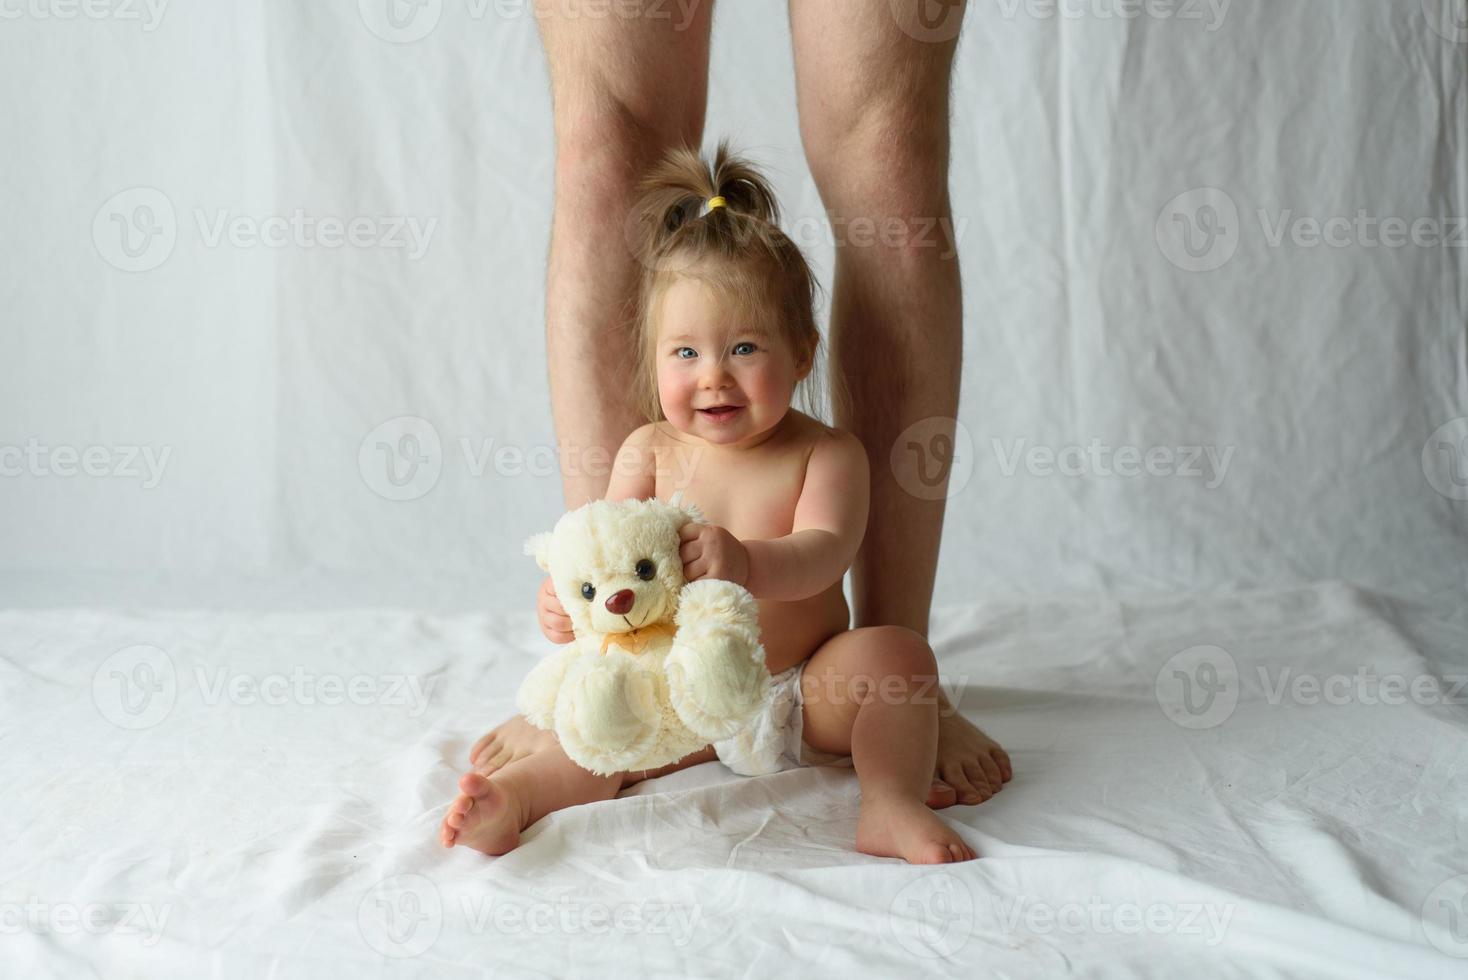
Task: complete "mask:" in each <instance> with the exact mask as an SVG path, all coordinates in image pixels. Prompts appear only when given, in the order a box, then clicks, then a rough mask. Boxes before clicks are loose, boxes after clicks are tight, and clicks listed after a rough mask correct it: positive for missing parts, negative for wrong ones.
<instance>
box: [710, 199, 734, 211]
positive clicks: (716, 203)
mask: <svg viewBox="0 0 1468 980" xmlns="http://www.w3.org/2000/svg"><path fill="white" fill-rule="evenodd" d="M728 203H729V202H728V201H725V200H724V199H723V198H722V197H711V198H709V204H708V209H709V210H710V211H712V210H713V209H714V208H722V207H726V206H728Z"/></svg>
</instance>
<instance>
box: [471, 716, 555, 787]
mask: <svg viewBox="0 0 1468 980" xmlns="http://www.w3.org/2000/svg"><path fill="white" fill-rule="evenodd" d="M555 744H556V735H555V732H548V731H546V730H545V729H543V728H536V727H535V726H534V725H532V724H530V722H528V721H526V720H525V716H524V715H516V716H515V717H513V718H511V719H510V720H509V721H505V722H501V723H500V724H498V725H496V726H495V727H494V728H491V729H490V730H489V731H488V732H486V733H485V734H484V735H483V736H482V737H481V738H480V739H479V741H477V742H475V743H474V747H473V748H472V749H470V750H469V765H470V767H471V768H472V769H473V770H474V771H475V772H477V773H479V774H480V775H481V776H490V775H493V774H494V773H495V772H497V771H498V770H500V769H503V768H504V767H505V766H508V765H509V764H510V763H512V762H515V761H517V760H519V759H523V758H525V757H526V756H528V755H532V754H534V753H536V752H538V751H540V750H541V749H544V748H548V747H553V746H554V745H555Z"/></svg>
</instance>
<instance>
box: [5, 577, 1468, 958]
mask: <svg viewBox="0 0 1468 980" xmlns="http://www.w3.org/2000/svg"><path fill="white" fill-rule="evenodd" d="M1465 638H1468V631H1465V629H1464V628H1463V626H1462V624H1461V623H1456V624H1454V623H1449V622H1446V621H1444V620H1442V619H1440V618H1438V616H1437V615H1436V614H1433V613H1430V612H1428V611H1427V610H1425V609H1424V608H1420V607H1416V606H1411V605H1408V604H1406V603H1403V602H1400V601H1392V600H1388V599H1385V598H1383V597H1381V596H1378V595H1374V594H1369V593H1364V592H1361V591H1358V590H1355V589H1352V588H1350V587H1347V586H1344V585H1341V584H1338V583H1324V584H1320V585H1317V586H1315V587H1310V588H1300V589H1297V590H1293V591H1283V592H1269V593H1266V592H1255V593H1242V594H1232V595H1217V596H1209V597H1202V596H1177V597H1174V598H1153V599H1147V600H1139V601H1123V600H1120V599H1087V600H1082V599H1071V600H1063V601H1062V600H1043V599H1038V600H1034V601H1029V602H1006V603H998V602H996V603H987V604H981V603H975V604H973V605H969V606H962V607H950V608H946V609H943V610H940V612H939V614H938V616H937V618H936V621H935V627H934V639H935V645H936V647H937V649H938V650H939V653H940V657H941V660H942V664H943V669H944V672H945V676H946V677H947V678H948V679H949V681H950V682H952V683H954V684H956V685H963V687H962V690H963V699H962V704H963V710H964V711H965V713H967V714H968V715H969V716H970V717H972V718H974V719H975V720H977V721H979V722H980V723H981V724H982V725H984V726H985V727H986V728H987V729H988V730H989V731H990V732H991V733H992V734H993V735H995V736H996V737H997V738H999V739H1000V740H1001V741H1002V742H1003V743H1004V744H1005V745H1006V746H1007V747H1008V749H1009V750H1010V752H1011V754H1012V756H1013V758H1014V764H1015V771H1016V776H1015V779H1014V781H1013V782H1012V783H1010V784H1009V785H1008V786H1007V787H1006V788H1005V789H1004V791H1003V792H1002V793H1001V794H999V795H998V796H997V797H996V798H994V799H992V800H990V801H989V802H987V803H985V804H983V805H981V806H978V807H971V808H953V809H950V810H947V811H945V815H946V817H947V818H948V819H950V820H951V821H952V822H953V823H954V825H955V826H957V827H959V828H960V829H961V831H962V833H963V835H964V837H965V839H966V840H968V841H969V842H970V843H972V844H973V845H974V846H975V847H976V848H977V849H978V851H979V853H980V854H981V855H983V857H982V859H981V860H979V861H977V862H973V863H969V864H965V865H963V866H961V867H943V868H922V867H908V866H906V865H903V864H902V863H900V862H898V861H894V860H887V859H877V858H871V857H866V856H864V855H861V854H858V853H856V852H855V851H854V850H853V849H852V836H853V833H854V829H855V822H856V812H857V810H856V808H857V784H856V782H855V777H854V776H853V774H852V773H851V772H850V770H847V769H840V768H827V769H805V770H797V771H790V772H785V773H782V774H779V775H776V776H770V777H763V778H754V779H748V778H740V777H736V776H734V775H733V774H731V773H730V772H728V771H727V770H726V769H724V768H722V767H721V766H720V765H718V764H716V763H715V764H709V765H704V766H700V767H698V768H695V769H692V770H689V771H686V772H683V773H679V774H675V775H674V776H670V777H667V778H664V779H661V780H656V781H653V782H649V783H646V784H643V785H641V786H639V787H636V788H635V789H634V790H633V791H632V792H630V793H629V794H627V795H625V796H623V797H621V798H619V799H616V800H612V801H608V802H603V803H597V804H593V805H589V806H583V807H578V808H575V809H572V810H569V811H565V812H563V813H560V814H557V815H554V816H552V817H550V818H547V819H545V820H543V821H541V822H540V823H538V824H536V825H535V826H533V827H532V828H531V829H530V830H529V831H528V832H527V833H526V834H525V835H524V838H523V843H522V846H521V847H520V848H519V849H518V850H517V851H515V852H513V853H512V854H510V855H507V856H505V857H502V858H499V859H490V858H486V857H484V856H482V855H480V854H477V853H475V852H472V851H468V850H465V849H463V848H458V849H454V850H451V851H445V850H443V849H441V848H440V847H439V846H438V844H437V842H436V836H437V827H438V824H439V821H440V820H441V818H442V814H443V810H444V806H445V804H446V803H447V802H448V800H449V798H450V796H451V795H452V794H453V792H454V784H455V780H456V778H457V776H458V774H459V773H460V772H461V771H462V769H463V768H464V765H465V755H466V751H467V749H468V747H469V745H470V744H472V742H473V740H474V739H475V738H476V737H477V736H478V735H479V734H480V733H481V732H482V731H483V730H484V729H485V728H486V727H487V726H488V725H489V724H490V723H491V722H493V721H495V720H497V719H499V718H501V717H503V716H505V715H506V714H508V713H509V711H510V706H511V698H512V695H513V691H514V688H515V685H516V683H517V682H518V680H519V678H520V677H521V676H522V675H523V673H524V671H525V670H526V669H527V668H528V667H529V665H530V664H531V662H532V660H533V658H534V657H536V656H537V655H539V654H540V653H541V652H543V650H544V641H543V640H541V639H540V638H539V636H538V634H537V633H536V631H535V627H534V625H533V623H532V622H531V620H530V618H529V617H528V616H525V615H511V616H504V617H492V616H487V615H465V616H454V617H440V618H429V617H424V616H416V615H411V614H407V613H394V612H363V611H358V612H337V613H273V614H247V613H234V612H231V613H191V612H179V613H165V612H148V613H144V612H119V613H110V612H107V613H104V612H97V611H85V610H50V611H12V612H6V613H3V614H0V655H3V660H0V693H3V709H4V710H3V716H0V744H3V746H4V752H3V754H0V767H3V785H4V787H5V789H4V794H5V804H4V806H3V808H0V855H3V858H0V913H3V914H0V929H3V932H0V975H3V976H7V977H28V978H31V977H48V976H54V977H66V978H68V980H75V978H78V977H83V976H106V977H128V976H140V977H141V976H147V977H160V976H189V977H202V976H209V977H252V978H253V977H266V976H270V977H310V978H316V977H320V976H323V975H337V976H361V977H367V976H372V977H377V976H385V977H409V976H412V977H417V976H423V977H456V976H480V975H491V974H492V975H495V976H501V975H515V976H563V975H587V976H608V975H635V976H639V977H647V976H659V975H669V976H672V975H677V976H685V975H703V976H708V975H731V974H739V975H750V976H767V975H777V974H781V973H785V972H787V971H790V970H792V969H793V970H795V971H796V972H798V973H800V974H802V975H805V974H807V973H811V974H815V975H825V976H834V975H840V976H862V975H870V976H891V975H894V974H898V973H902V972H914V973H915V972H919V971H921V972H923V973H924V974H929V975H937V976H953V977H959V976H963V977H972V976H975V975H994V976H1012V977H1030V976H1038V975H1056V974H1062V973H1078V974H1084V975H1105V976H1158V977H1172V976H1179V975H1205V974H1206V975H1222V976H1251V977H1253V976H1322V977H1324V976H1329V977H1350V976H1360V977H1368V976H1369V977H1377V976H1396V977H1413V978H1421V977H1433V976H1443V977H1448V976H1463V975H1464V972H1465V968H1468V959H1461V958H1456V957H1454V956H1452V955H1449V954H1452V953H1456V954H1458V956H1463V955H1468V935H1465V934H1464V933H1463V932H1462V930H1463V928H1464V925H1463V922H1464V920H1462V919H1459V920H1457V922H1456V925H1457V928H1458V930H1459V931H1458V932H1457V933H1454V932H1453V931H1452V930H1451V929H1450V928H1449V927H1448V926H1449V924H1450V923H1449V920H1448V919H1447V916H1448V914H1449V912H1450V911H1451V910H1452V907H1453V906H1452V903H1453V902H1454V901H1455V900H1456V901H1458V902H1459V903H1460V904H1459V905H1458V906H1457V908H1458V909H1459V910H1460V911H1461V908H1462V905H1461V900H1462V890H1461V886H1462V884H1463V882H1457V883H1454V882H1453V881H1452V879H1454V877H1455V876H1457V875H1460V874H1462V873H1463V872H1464V871H1465V870H1468V869H1465V867H1464V865H1465V857H1468V852H1465V849H1464V846H1463V840H1464V817H1465V813H1468V786H1465V781H1468V779H1465V764H1464V759H1465V755H1464V752H1463V734H1464V731H1465V728H1468V715H1465V711H1464V707H1463V705H1462V704H1461V703H1441V702H1444V701H1446V700H1451V699H1449V698H1447V695H1449V694H1451V693H1452V692H1451V690H1450V689H1447V688H1438V689H1437V690H1439V691H1440V692H1441V694H1442V696H1440V697H1438V698H1436V700H1437V701H1438V702H1439V703H1423V704H1417V703H1413V702H1411V701H1408V702H1407V703H1405V704H1399V705H1390V704H1364V703H1361V700H1362V698H1361V696H1360V695H1359V693H1357V694H1352V692H1353V691H1355V690H1356V689H1355V688H1352V687H1351V686H1350V685H1347V686H1345V687H1342V686H1341V682H1335V683H1334V685H1332V684H1331V682H1329V676H1328V675H1349V676H1354V675H1355V674H1356V671H1357V669H1358V668H1363V669H1366V670H1367V671H1368V674H1369V673H1370V672H1374V673H1375V674H1376V675H1378V676H1382V675H1389V674H1397V675H1402V676H1403V677H1405V678H1409V679H1410V678H1413V677H1418V676H1432V677H1438V676H1449V677H1450V676H1451V675H1453V674H1454V673H1455V672H1456V674H1459V675H1461V674H1462V673H1464V672H1465V667H1464V664H1463V663H1462V662H1461V660H1459V661H1458V662H1457V663H1453V662H1451V661H1449V660H1448V659H1447V658H1446V654H1447V652H1449V651H1455V652H1456V655H1461V652H1462V651H1463V650H1464V649H1468V645H1465V642H1464V641H1465ZM137 645H144V648H143V649H142V650H139V649H136V647H137ZM1197 647H1214V648H1217V649H1216V650H1213V651H1209V650H1205V651H1203V652H1202V653H1196V652H1195V653H1194V654H1185V655H1184V659H1183V661H1178V660H1173V659H1171V658H1174V656H1175V655H1176V654H1178V653H1179V652H1180V651H1185V650H1190V649H1194V648H1197ZM150 648H152V649H150ZM161 655H166V658H167V659H166V660H164V659H161ZM1189 656H1206V657H1208V658H1210V663H1211V664H1213V665H1214V666H1215V667H1218V668H1220V672H1219V673H1218V674H1217V675H1216V676H1217V680H1216V683H1215V684H1213V686H1214V687H1215V688H1216V691H1215V701H1214V702H1213V707H1212V708H1211V709H1209V711H1207V712H1204V713H1203V714H1196V713H1195V714H1191V715H1190V714H1187V713H1186V712H1185V711H1184V712H1183V713H1182V714H1181V715H1180V716H1179V717H1182V718H1183V719H1184V720H1185V721H1189V722H1190V723H1195V724H1196V723H1200V722H1215V724H1213V725H1212V726H1211V727H1203V728H1188V727H1183V726H1182V725H1179V724H1175V723H1174V722H1173V721H1171V720H1169V717H1168V715H1167V714H1165V713H1164V710H1163V708H1162V706H1161V705H1162V703H1163V702H1165V703H1167V704H1169V705H1171V706H1172V708H1173V710H1174V711H1175V712H1176V711H1178V710H1180V709H1179V704H1178V701H1177V697H1176V696H1175V694H1176V689H1175V681H1176V680H1177V675H1176V674H1174V673H1173V671H1172V668H1174V667H1179V666H1180V667H1181V668H1184V669H1185V670H1184V672H1185V673H1186V674H1187V675H1188V676H1189V677H1192V678H1194V679H1201V680H1205V681H1206V680H1209V679H1210V677H1209V676H1205V674H1204V673H1203V672H1202V670H1203V669H1204V668H1200V667H1199V665H1198V663H1197V662H1195V661H1187V657H1189ZM129 658H131V659H129ZM139 658H142V659H139ZM149 658H151V659H149ZM1230 661H1231V662H1232V663H1233V664H1234V665H1235V667H1236V672H1237V679H1231V678H1232V677H1233V675H1231V674H1230V673H1229V672H1228V669H1227V663H1228V662H1230ZM139 663H151V664H152V665H153V667H154V668H155V670H154V672H153V673H152V674H151V675H149V674H147V673H146V671H145V670H144V671H140V670H139V669H138V664H139ZM1261 669H1262V670H1263V671H1264V672H1265V673H1264V678H1265V681H1264V682H1261V681H1260V679H1259V678H1260V673H1259V671H1260V670H1261ZM1285 669H1288V670H1289V671H1290V673H1289V674H1282V673H1281V671H1283V670H1285ZM270 675H280V676H281V677H283V678H284V681H285V682H286V683H285V684H284V685H283V686H280V687H276V686H273V685H277V684H280V682H279V681H271V680H270V679H269V676H270ZM1301 675H1312V676H1315V677H1317V678H1318V679H1321V680H1324V681H1326V689H1327V690H1328V691H1333V692H1334V693H1333V695H1332V697H1331V698H1330V699H1329V700H1334V701H1340V700H1342V698H1341V697H1340V694H1341V693H1342V692H1343V691H1344V692H1345V694H1346V698H1345V699H1346V700H1347V701H1351V702H1353V703H1327V700H1326V699H1324V698H1322V699H1320V700H1319V703H1314V704H1309V703H1304V702H1305V701H1306V700H1308V696H1307V697H1306V698H1294V697H1292V696H1291V695H1290V694H1288V693H1286V694H1285V695H1284V697H1283V698H1281V699H1277V700H1278V703H1271V693H1272V691H1273V690H1275V689H1276V687H1277V686H1278V683H1279V680H1280V678H1281V677H1284V678H1285V679H1286V685H1287V689H1288V686H1289V685H1292V684H1294V683H1295V678H1297V677H1299V676H1301ZM120 676H121V677H126V678H128V679H129V680H128V683H129V684H131V685H134V686H132V687H131V688H129V689H128V690H127V691H124V690H123V689H122V687H121V686H120V681H119V677H120ZM1159 677H1161V678H1162V680H1161V682H1160V685H1159V680H1158V678H1159ZM241 678H243V679H241ZM332 678H335V679H337V680H338V681H339V682H340V683H341V684H342V685H343V687H342V689H341V690H340V691H337V692H333V690H332V689H331V688H330V687H328V686H326V685H327V684H328V683H329V682H330V680H329V679H332ZM170 683H171V686H170ZM139 685H141V686H139ZM231 685H233V686H231ZM352 685H356V686H355V687H353V686H352ZM1169 685H1174V686H1172V687H1169ZM1159 686H1160V688H1161V689H1162V691H1163V697H1162V699H1161V701H1159V696H1158V690H1159ZM144 687H147V688H151V689H153V695H152V700H151V701H150V700H145V699H144V698H143V696H142V695H141V693H140V692H141V691H142V690H143V688H144ZM231 691H233V694H231V693H230V692H231ZM1230 691H1232V692H1233V693H1234V694H1235V695H1237V704H1236V706H1235V707H1234V708H1233V709H1232V711H1231V712H1229V711H1226V710H1225V709H1226V708H1227V707H1228V703H1229V699H1230V693H1229V692H1230ZM348 692H353V693H352V694H350V695H349V694H348ZM1169 692H1172V693H1169ZM251 693H255V694H257V695H260V696H269V697H270V699H271V700H275V701H281V700H283V701H284V702H285V703H276V704H269V703H260V702H259V701H256V702H255V703H249V700H250V699H249V697H248V695H250V694H251ZM333 693H335V694H336V696H337V697H338V699H339V700H345V701H346V702H347V703H337V704H332V703H327V702H328V701H329V700H330V698H331V696H332V695H333ZM1193 693H1194V696H1195V700H1194V702H1193V705H1194V707H1195V708H1202V707H1203V702H1200V701H1197V700H1196V693H1197V692H1196V690H1195V691H1194V692H1193ZM122 694H126V695H127V696H128V697H129V698H130V700H129V701H128V702H127V704H126V706H125V705H124V702H123V701H122V700H120V695H122ZM1307 695H1308V690H1307ZM1462 699H1463V693H1462V692H1458V696H1457V701H1459V702H1461V701H1462ZM1419 700H1422V701H1424V702H1428V701H1432V700H1433V698H1431V697H1426V698H1420V699H1419ZM129 708H131V709H132V713H129V711H128V709H129ZM164 709H167V710H166V713H165V711H164ZM1445 883H1446V884H1445ZM1455 888H1457V889H1458V890H1456V891H1455V890H1454V889H1455ZM1424 910H1426V914H1427V917H1428V920H1427V921H1425V920H1424ZM1433 916H1439V917H1441V918H1440V921H1441V923H1444V924H1434V922H1433V921H1431V920H1432V917H1433ZM83 922H84V923H86V925H85V926H84V925H82V924H81V923H83ZM795 961H799V963H800V964H801V965H800V966H799V967H796V966H794V963H795Z"/></svg>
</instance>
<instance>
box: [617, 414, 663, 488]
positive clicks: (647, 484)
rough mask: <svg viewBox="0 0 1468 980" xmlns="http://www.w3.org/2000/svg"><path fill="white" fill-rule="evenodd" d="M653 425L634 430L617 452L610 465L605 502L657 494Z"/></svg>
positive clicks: (650, 423) (649, 424)
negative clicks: (610, 476)
mask: <svg viewBox="0 0 1468 980" xmlns="http://www.w3.org/2000/svg"><path fill="white" fill-rule="evenodd" d="M653 429H654V423H652V422H649V423H648V424H647V425H644V426H642V427H640V428H637V429H634V430H633V431H632V434H631V435H629V436H628V437H627V438H626V439H625V440H623V442H622V448H621V449H618V450H617V457H616V459H615V460H614V461H613V464H612V478H611V482H610V483H608V484H607V492H606V499H607V500H646V499H647V498H648V497H651V496H653V495H654V494H656V493H657V492H658V490H657V486H658V481H657V450H656V448H655V447H654V446H653V444H652V437H653Z"/></svg>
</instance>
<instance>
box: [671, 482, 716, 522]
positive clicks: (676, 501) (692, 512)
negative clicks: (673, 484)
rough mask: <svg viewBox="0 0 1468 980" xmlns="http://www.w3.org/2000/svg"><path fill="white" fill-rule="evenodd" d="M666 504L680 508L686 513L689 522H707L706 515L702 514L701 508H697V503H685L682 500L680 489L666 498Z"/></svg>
mask: <svg viewBox="0 0 1468 980" xmlns="http://www.w3.org/2000/svg"><path fill="white" fill-rule="evenodd" d="M668 504H669V506H672V507H676V508H677V509H678V510H681V511H682V512H683V513H684V514H687V515H688V520H689V521H690V522H691V523H694V524H707V523H708V518H706V517H704V516H703V511H701V510H699V509H698V505H697V504H695V503H685V502H684V500H683V490H681V489H679V490H677V491H675V492H674V494H673V495H672V496H671V497H669V498H668Z"/></svg>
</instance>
